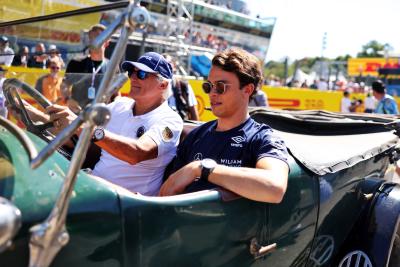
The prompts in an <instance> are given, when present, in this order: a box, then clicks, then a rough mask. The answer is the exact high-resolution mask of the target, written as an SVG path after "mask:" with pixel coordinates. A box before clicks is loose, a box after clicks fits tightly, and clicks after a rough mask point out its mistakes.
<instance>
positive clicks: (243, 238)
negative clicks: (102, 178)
mask: <svg viewBox="0 0 400 267" xmlns="http://www.w3.org/2000/svg"><path fill="white" fill-rule="evenodd" d="M221 196H222V195H221V194H220V193H219V192H217V191H214V190H211V191H201V192H198V193H194V194H184V195H181V196H173V197H163V198H161V197H136V196H134V195H129V196H128V195H126V196H122V197H121V203H122V210H123V215H124V221H125V223H124V228H125V229H124V232H125V235H124V236H125V245H124V249H125V257H126V259H127V261H126V264H125V266H160V264H161V263H162V264H161V265H162V266H261V265H260V264H259V262H258V261H255V260H254V258H253V256H252V255H251V253H250V249H249V248H250V243H251V240H252V239H254V238H256V239H258V240H265V238H266V237H267V234H268V231H267V222H268V214H267V209H266V207H267V204H265V203H261V202H255V201H251V200H247V199H244V198H233V199H230V200H223V199H222V198H221Z"/></svg>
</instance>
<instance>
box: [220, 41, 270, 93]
mask: <svg viewBox="0 0 400 267" xmlns="http://www.w3.org/2000/svg"><path fill="white" fill-rule="evenodd" d="M212 65H213V66H216V67H220V68H221V69H223V70H224V71H228V72H233V73H235V74H236V76H237V77H238V79H239V82H240V88H242V87H243V86H245V85H247V84H250V83H252V84H254V91H253V94H254V93H255V92H256V90H257V89H258V87H259V86H260V85H261V84H262V82H263V80H264V78H263V72H262V67H261V62H260V60H259V59H258V58H257V57H256V56H254V55H252V54H250V53H249V52H247V51H245V50H243V49H240V48H236V47H234V48H230V49H227V50H224V51H222V52H219V53H217V54H216V55H215V56H214V58H213V60H212Z"/></svg>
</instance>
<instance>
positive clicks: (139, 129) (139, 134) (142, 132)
mask: <svg viewBox="0 0 400 267" xmlns="http://www.w3.org/2000/svg"><path fill="white" fill-rule="evenodd" d="M145 131H146V128H144V126H140V127H139V128H138V129H137V131H136V137H137V138H140V137H141V136H142V135H143V134H144V132H145Z"/></svg>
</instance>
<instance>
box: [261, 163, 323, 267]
mask: <svg viewBox="0 0 400 267" xmlns="http://www.w3.org/2000/svg"><path fill="white" fill-rule="evenodd" d="M292 160H293V159H292ZM290 166H291V170H290V176H289V181H288V187H287V191H286V193H285V197H284V199H283V200H282V202H281V203H280V204H270V205H269V208H268V215H269V225H268V233H269V240H268V241H267V242H266V243H264V244H263V245H274V244H276V249H275V251H272V252H270V253H269V254H268V255H266V256H265V257H263V258H261V259H259V261H262V262H264V264H263V266H274V267H287V266H304V265H305V264H306V262H307V259H308V257H309V254H310V250H311V246H312V241H313V239H314V234H315V229H316V225H317V217H318V198H319V184H318V183H319V182H318V178H317V177H315V176H314V175H311V173H310V172H307V171H305V170H304V169H302V168H300V167H299V165H296V164H291V165H290Z"/></svg>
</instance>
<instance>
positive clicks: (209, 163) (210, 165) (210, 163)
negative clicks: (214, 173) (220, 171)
mask: <svg viewBox="0 0 400 267" xmlns="http://www.w3.org/2000/svg"><path fill="white" fill-rule="evenodd" d="M201 165H203V167H204V168H207V169H214V168H215V166H217V163H216V162H215V160H213V159H203V160H202V162H201Z"/></svg>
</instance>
